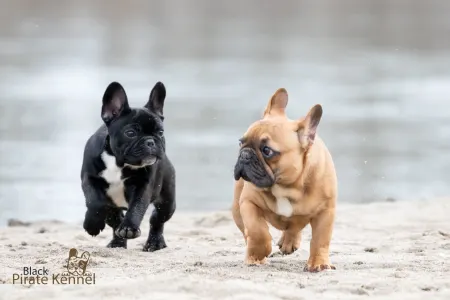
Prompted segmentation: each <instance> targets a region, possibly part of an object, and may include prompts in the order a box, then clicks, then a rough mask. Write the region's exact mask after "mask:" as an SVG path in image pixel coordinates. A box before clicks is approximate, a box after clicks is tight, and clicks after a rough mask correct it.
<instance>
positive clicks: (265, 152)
mask: <svg viewBox="0 0 450 300" xmlns="http://www.w3.org/2000/svg"><path fill="white" fill-rule="evenodd" d="M261 152H262V154H263V155H264V156H265V157H267V158H269V157H271V156H272V155H273V154H274V152H273V150H272V149H270V148H269V147H267V146H264V147H262V149H261Z"/></svg>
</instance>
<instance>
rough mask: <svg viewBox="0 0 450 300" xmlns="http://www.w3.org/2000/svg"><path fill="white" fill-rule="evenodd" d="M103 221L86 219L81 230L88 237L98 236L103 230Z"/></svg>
mask: <svg viewBox="0 0 450 300" xmlns="http://www.w3.org/2000/svg"><path fill="white" fill-rule="evenodd" d="M105 225H106V224H105V221H104V220H102V219H98V218H86V219H84V222H83V228H84V230H86V232H87V233H88V234H89V235H92V236H96V235H99V233H100V232H101V231H103V229H105Z"/></svg>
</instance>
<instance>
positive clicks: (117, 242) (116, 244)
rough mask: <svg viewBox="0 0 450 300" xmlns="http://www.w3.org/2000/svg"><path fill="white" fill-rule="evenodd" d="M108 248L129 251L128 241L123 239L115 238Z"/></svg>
mask: <svg viewBox="0 0 450 300" xmlns="http://www.w3.org/2000/svg"><path fill="white" fill-rule="evenodd" d="M106 248H124V249H127V240H126V239H123V238H118V237H114V238H113V239H112V240H111V242H109V244H108V245H106Z"/></svg>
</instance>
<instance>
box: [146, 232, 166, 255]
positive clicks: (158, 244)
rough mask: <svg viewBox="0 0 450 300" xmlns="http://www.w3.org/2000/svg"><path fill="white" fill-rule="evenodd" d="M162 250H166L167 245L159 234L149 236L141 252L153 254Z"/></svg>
mask: <svg viewBox="0 0 450 300" xmlns="http://www.w3.org/2000/svg"><path fill="white" fill-rule="evenodd" d="M164 248H167V245H166V241H165V240H164V236H163V235H162V234H161V235H155V236H151V237H150V238H149V239H148V240H147V242H146V243H145V245H144V249H143V250H144V251H146V252H154V251H158V250H161V249H164Z"/></svg>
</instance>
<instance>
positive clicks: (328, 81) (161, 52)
mask: <svg viewBox="0 0 450 300" xmlns="http://www.w3.org/2000/svg"><path fill="white" fill-rule="evenodd" d="M449 15H450V1H445V0H443V1H433V0H430V1H423V0H422V1H421V0H409V1H407V0H396V1H394V0H392V1H383V0H377V1H369V0H367V1H363V0H340V1H333V0H329V1H295V0H283V1H269V0H264V1H257V0H247V1H238V0H228V1H211V0H209V1H208V0H190V1H182V0H179V1H176V0H165V1H156V0H155V1H148V0H147V1H144V0H142V1H137V0H132V1H111V0H96V1H90V0H76V1H75V0H72V1H66V0H58V1H51V0H39V1H35V0H15V1H12V0H10V1H6V0H1V1H0V225H4V224H5V222H6V220H7V219H8V218H19V219H23V220H37V219H62V220H66V221H80V220H82V218H83V217H84V211H85V206H84V198H83V195H82V192H81V188H80V177H79V176H80V175H79V173H80V166H81V160H82V152H83V148H84V143H85V141H86V139H87V138H88V137H89V135H91V134H92V132H93V131H94V130H96V129H97V127H98V126H99V125H101V119H100V106H101V97H102V95H103V92H104V89H105V88H106V86H107V85H108V84H109V83H110V82H111V81H119V82H121V83H122V84H123V85H124V87H125V89H126V91H127V93H128V96H129V101H130V104H131V105H132V106H143V105H144V104H145V102H146V100H147V97H148V94H149V92H150V89H151V88H152V87H153V85H154V84H155V83H156V81H158V80H161V81H163V82H164V83H165V84H166V87H167V99H166V106H165V115H166V136H167V141H168V155H169V157H170V158H171V159H172V161H173V163H174V165H175V167H176V170H177V177H178V181H177V201H178V212H180V211H207V210H218V209H227V208H228V207H230V205H231V200H232V187H233V173H232V171H233V166H234V162H235V159H236V155H237V150H238V138H239V137H240V136H241V134H242V133H243V132H244V131H245V130H246V128H247V126H248V125H249V124H250V123H251V122H253V121H254V120H256V119H257V118H259V117H260V115H261V113H262V110H263V108H264V106H265V104H266V102H267V100H268V99H269V97H270V95H271V94H272V93H273V92H274V91H275V90H276V89H277V88H279V87H285V88H286V89H287V90H288V92H289V95H290V103H289V106H288V115H289V117H291V118H296V117H300V116H302V115H304V114H305V113H306V112H307V111H308V109H309V108H310V107H311V106H312V105H314V104H316V103H321V104H322V105H323V107H324V116H323V119H322V122H321V125H320V127H319V133H320V135H321V136H322V137H323V139H324V140H325V141H326V143H327V144H328V146H329V148H330V150H331V152H332V154H333V156H334V160H335V164H336V167H337V171H338V176H339V183H340V193H339V201H341V202H353V203H364V202H371V201H386V199H388V198H392V199H396V200H400V201H401V200H404V201H409V200H413V199H414V200H415V199H419V200H420V199H424V198H431V197H436V196H445V195H449V194H450V187H449V185H448V182H449V172H448V171H449V170H450V151H449V150H450V147H449V141H450V118H449V117H448V115H449V110H450V100H449V95H450V17H449Z"/></svg>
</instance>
